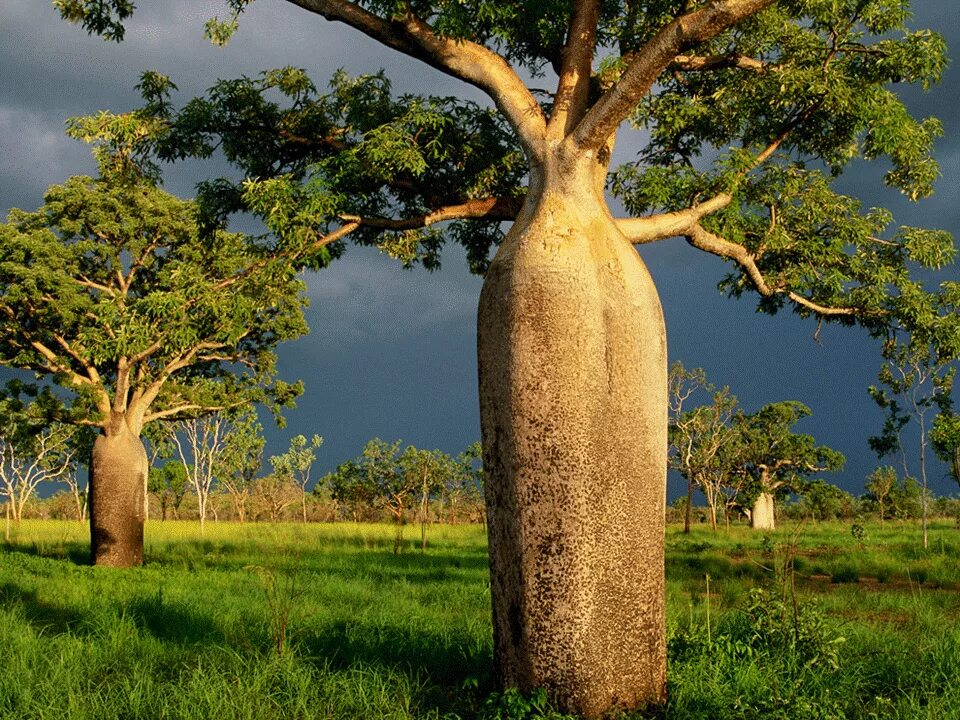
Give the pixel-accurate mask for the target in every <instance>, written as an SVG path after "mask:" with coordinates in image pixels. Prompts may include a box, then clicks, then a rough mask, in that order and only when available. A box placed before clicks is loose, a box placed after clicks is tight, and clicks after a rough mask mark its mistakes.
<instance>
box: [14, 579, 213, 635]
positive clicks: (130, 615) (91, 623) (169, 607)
mask: <svg viewBox="0 0 960 720" xmlns="http://www.w3.org/2000/svg"><path fill="white" fill-rule="evenodd" d="M0 605H2V606H5V607H12V606H16V605H19V606H20V607H22V608H23V613H24V617H25V619H26V621H27V622H28V623H29V624H30V625H31V626H33V627H34V628H35V629H37V630H38V631H41V632H43V633H45V634H54V635H67V634H69V635H74V636H89V635H95V634H97V633H99V632H102V631H104V630H106V629H109V627H110V626H111V625H113V624H114V623H117V622H119V618H126V619H127V620H128V621H130V622H132V623H133V625H134V626H135V627H137V629H138V630H140V631H141V632H143V633H145V634H149V635H152V636H153V637H155V638H156V639H158V640H161V641H163V642H170V643H175V644H178V645H185V646H186V645H197V644H210V643H217V644H221V645H223V644H226V638H225V637H224V634H223V632H222V631H221V630H220V629H219V628H218V627H217V625H216V623H214V622H213V618H212V617H211V616H209V615H205V614H202V613H198V612H196V611H194V610H191V609H188V608H185V607H183V606H182V605H181V604H179V603H170V602H168V601H166V600H165V598H164V596H163V590H162V588H160V589H157V591H156V592H154V593H152V594H149V595H145V596H140V597H136V598H133V599H132V600H128V601H124V602H118V601H115V600H111V599H110V598H104V599H103V605H102V606H100V607H98V608H96V610H94V611H87V612H83V611H81V610H78V609H76V608H73V607H69V606H67V605H64V604H60V603H56V602H52V601H50V600H46V599H42V598H41V597H40V596H39V594H38V593H37V591H36V590H32V589H27V588H23V587H21V586H19V585H17V584H15V583H11V582H6V583H3V584H2V585H0Z"/></svg>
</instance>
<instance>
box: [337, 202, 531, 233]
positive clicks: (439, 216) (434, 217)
mask: <svg viewBox="0 0 960 720" xmlns="http://www.w3.org/2000/svg"><path fill="white" fill-rule="evenodd" d="M522 205H523V198H519V197H508V198H478V199H474V200H467V201H466V202H464V203H460V204H459V205H448V206H446V207H441V208H437V209H435V210H431V211H430V212H428V213H424V214H423V215H415V216H413V217H408V218H402V219H397V220H395V219H393V218H384V217H361V216H359V215H342V216H341V217H342V219H344V220H347V221H349V222H351V223H355V224H359V225H365V226H367V227H373V228H381V229H383V230H416V229H418V228H423V227H427V226H429V225H434V224H436V223H439V222H446V221H448V220H469V219H483V220H505V221H509V220H515V219H516V217H517V213H518V212H520V208H521V206H522Z"/></svg>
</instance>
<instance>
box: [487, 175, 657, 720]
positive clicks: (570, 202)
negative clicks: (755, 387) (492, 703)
mask: <svg viewBox="0 0 960 720" xmlns="http://www.w3.org/2000/svg"><path fill="white" fill-rule="evenodd" d="M555 170H559V171H562V170H564V168H562V167H559V168H549V167H548V168H545V169H544V171H543V175H542V176H541V178H540V179H539V180H538V179H535V180H534V182H533V183H532V184H531V188H530V193H529V194H528V200H527V206H526V207H525V208H524V211H523V212H522V213H521V216H520V217H519V218H518V220H517V221H516V223H515V224H514V226H513V228H512V229H511V231H510V232H509V233H508V235H507V237H506V238H505V239H504V242H503V243H502V245H501V247H500V249H499V250H498V252H497V255H496V257H495V259H494V261H493V263H492V265H491V267H490V269H489V271H488V273H487V276H486V279H485V282H484V286H483V290H482V293H481V297H480V307H479V316H478V356H479V371H480V413H481V428H482V436H483V447H484V471H485V473H486V476H485V492H486V501H487V520H488V534H489V553H490V569H491V576H492V581H491V595H492V603H493V622H494V644H495V656H496V657H495V660H496V666H497V675H498V681H499V683H500V684H501V685H502V686H505V687H510V686H515V687H519V688H520V689H521V690H523V691H530V690H532V689H534V688H538V687H543V688H545V689H546V690H547V691H548V693H549V694H550V696H551V697H552V699H553V700H554V701H555V702H556V703H558V705H559V707H560V708H561V709H563V710H565V711H568V712H575V713H578V714H580V715H582V716H585V717H588V718H594V717H600V716H601V715H603V714H604V713H606V712H608V711H609V710H611V709H614V708H634V707H639V706H644V705H647V704H654V703H661V702H663V701H664V700H665V692H666V690H665V688H666V649H665V630H664V564H663V534H664V509H665V502H666V467H667V363H666V340H665V331H664V326H663V316H662V313H661V309H660V303H659V299H658V297H657V294H656V290H655V288H654V285H653V282H652V279H651V278H650V275H649V273H648V272H647V270H646V268H645V266H644V265H643V263H642V261H641V260H640V258H639V256H638V255H637V253H636V251H635V250H634V249H633V247H632V246H631V245H630V244H629V243H628V241H627V240H626V239H625V238H624V237H623V235H622V234H621V233H620V232H619V231H618V229H617V228H616V226H615V224H614V222H613V220H612V218H611V216H610V214H609V212H608V210H607V207H606V205H605V203H604V201H603V199H602V189H601V187H600V183H598V182H596V181H592V180H591V177H590V175H589V172H590V171H588V172H587V173H585V175H586V177H584V176H581V177H577V174H576V173H575V172H574V173H569V172H567V173H562V172H556V173H555V172H554V171H555ZM558 176H559V177H558Z"/></svg>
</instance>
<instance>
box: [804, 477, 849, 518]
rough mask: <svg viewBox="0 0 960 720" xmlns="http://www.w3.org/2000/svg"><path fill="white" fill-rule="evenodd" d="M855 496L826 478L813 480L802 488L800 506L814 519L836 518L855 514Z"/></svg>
mask: <svg viewBox="0 0 960 720" xmlns="http://www.w3.org/2000/svg"><path fill="white" fill-rule="evenodd" d="M854 504H855V499H854V497H853V496H852V495H851V494H850V493H848V492H846V491H845V490H843V489H841V488H838V487H837V486H836V485H832V484H830V483H828V482H826V481H824V480H811V481H810V482H808V483H806V484H805V485H804V487H803V489H802V493H801V497H800V506H801V508H802V511H803V513H804V514H805V515H806V516H807V517H810V518H812V519H814V520H836V519H837V518H851V517H853V515H854Z"/></svg>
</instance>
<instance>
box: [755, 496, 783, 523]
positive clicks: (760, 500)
mask: <svg viewBox="0 0 960 720" xmlns="http://www.w3.org/2000/svg"><path fill="white" fill-rule="evenodd" d="M773 510H774V504H773V494H772V493H768V492H762V493H760V495H759V496H758V497H757V499H756V500H755V501H754V503H753V509H752V510H751V511H750V527H752V528H753V529H754V530H776V527H777V526H776V520H775V519H774V512H773Z"/></svg>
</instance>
